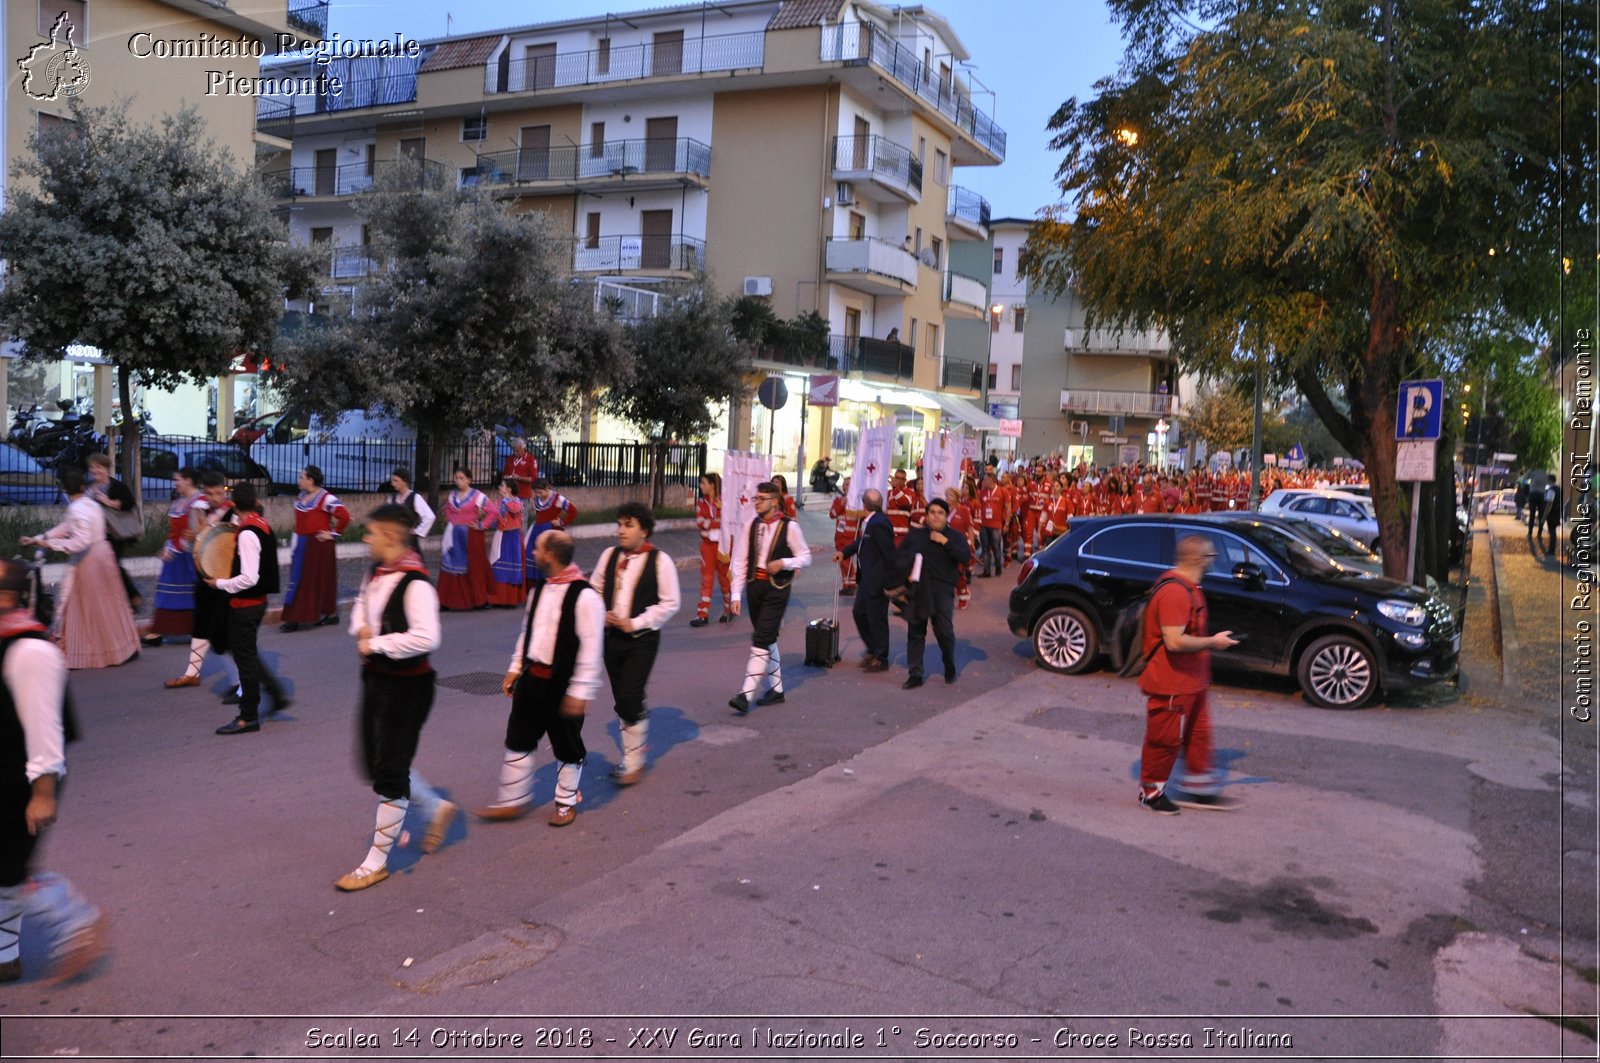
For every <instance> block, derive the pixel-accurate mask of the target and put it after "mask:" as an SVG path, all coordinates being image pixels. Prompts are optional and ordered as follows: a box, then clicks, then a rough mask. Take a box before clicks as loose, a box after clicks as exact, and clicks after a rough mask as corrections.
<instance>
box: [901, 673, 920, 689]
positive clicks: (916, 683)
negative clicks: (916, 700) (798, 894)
mask: <svg viewBox="0 0 1600 1063" xmlns="http://www.w3.org/2000/svg"><path fill="white" fill-rule="evenodd" d="M921 685H922V677H921V676H920V675H914V676H910V677H909V678H907V679H906V681H905V682H904V683H901V684H900V689H901V690H915V689H917V688H918V687H920V686H921Z"/></svg>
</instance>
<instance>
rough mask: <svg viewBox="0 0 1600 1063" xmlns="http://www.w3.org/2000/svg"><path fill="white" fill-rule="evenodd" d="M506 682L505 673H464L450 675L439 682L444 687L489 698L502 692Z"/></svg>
mask: <svg viewBox="0 0 1600 1063" xmlns="http://www.w3.org/2000/svg"><path fill="white" fill-rule="evenodd" d="M504 681H505V674H504V673H503V672H462V673H461V674H460V675H449V676H445V677H443V678H441V679H440V680H439V685H440V686H442V687H450V688H451V689H452V690H460V691H463V692H464V693H467V694H479V695H482V696H484V697H487V696H489V695H491V694H498V693H500V691H501V689H502V688H501V685H500V684H501V683H503V682H504Z"/></svg>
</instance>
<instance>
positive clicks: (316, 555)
mask: <svg viewBox="0 0 1600 1063" xmlns="http://www.w3.org/2000/svg"><path fill="white" fill-rule="evenodd" d="M349 526H350V511H349V510H348V509H345V508H344V503H343V502H340V501H339V500H338V499H337V498H335V497H334V496H333V495H331V494H329V493H328V491H327V490H326V489H325V488H324V487H323V486H322V470H321V469H319V468H317V467H316V466H315V465H307V466H306V467H305V468H304V469H301V470H300V495H299V497H297V498H296V499H295V500H294V547H293V553H292V555H291V557H290V561H289V590H288V593H286V594H285V595H284V596H283V624H282V625H281V626H280V627H279V628H278V630H279V631H284V632H288V631H299V630H300V628H301V627H302V626H312V625H316V626H321V625H323V624H337V623H338V622H339V558H338V555H337V554H336V553H335V551H334V545H333V544H334V540H336V539H338V538H339V536H340V535H343V534H344V530H345V529H346V528H347V527H349Z"/></svg>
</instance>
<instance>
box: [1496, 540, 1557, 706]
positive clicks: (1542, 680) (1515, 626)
mask: <svg viewBox="0 0 1600 1063" xmlns="http://www.w3.org/2000/svg"><path fill="white" fill-rule="evenodd" d="M1486 519H1487V521H1488V534H1487V536H1485V537H1486V538H1487V539H1488V540H1489V542H1488V544H1487V545H1488V546H1489V548H1490V550H1491V552H1492V558H1493V572H1494V590H1495V601H1496V606H1497V608H1498V610H1499V615H1500V650H1501V655H1502V657H1503V658H1504V661H1505V684H1506V686H1507V687H1509V688H1510V690H1509V691H1508V693H1509V694H1511V695H1512V696H1511V698H1510V699H1509V700H1511V701H1513V702H1516V703H1518V704H1521V705H1524V706H1527V707H1529V708H1533V709H1535V710H1536V711H1538V712H1541V713H1544V712H1546V711H1547V710H1549V709H1550V707H1551V706H1554V705H1557V704H1559V703H1560V701H1561V696H1562V689H1561V688H1562V682H1561V681H1562V678H1563V676H1562V656H1563V653H1562V651H1563V649H1564V648H1565V637H1566V635H1565V633H1564V632H1563V629H1562V613H1563V610H1562V604H1563V602H1562V594H1563V587H1562V566H1561V561H1560V558H1559V557H1546V556H1545V555H1544V554H1542V553H1540V552H1538V550H1537V549H1536V548H1535V547H1534V546H1533V545H1532V544H1531V543H1530V542H1529V540H1528V535H1527V528H1526V526H1525V525H1523V524H1522V523H1521V522H1519V521H1518V520H1517V519H1516V517H1514V516H1512V515H1510V514H1505V513H1495V514H1491V515H1490V516H1489V517H1487V518H1486ZM1474 567H1475V568H1476V567H1477V566H1476V564H1475V565H1474ZM1569 586H1570V584H1569ZM1566 656H1567V657H1568V658H1569V659H1570V657H1571V653H1570V651H1569V652H1568V653H1567V654H1566Z"/></svg>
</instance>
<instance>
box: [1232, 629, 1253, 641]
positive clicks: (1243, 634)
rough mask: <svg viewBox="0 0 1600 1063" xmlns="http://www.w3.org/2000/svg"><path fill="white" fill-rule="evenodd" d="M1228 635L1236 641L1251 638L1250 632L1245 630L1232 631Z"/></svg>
mask: <svg viewBox="0 0 1600 1063" xmlns="http://www.w3.org/2000/svg"><path fill="white" fill-rule="evenodd" d="M1228 637H1229V638H1230V639H1232V640H1233V641H1235V642H1244V641H1246V640H1248V639H1249V638H1250V636H1249V634H1248V633H1246V632H1243V631H1235V632H1232V633H1231V634H1229V635H1228Z"/></svg>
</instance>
